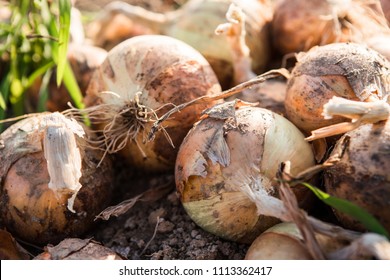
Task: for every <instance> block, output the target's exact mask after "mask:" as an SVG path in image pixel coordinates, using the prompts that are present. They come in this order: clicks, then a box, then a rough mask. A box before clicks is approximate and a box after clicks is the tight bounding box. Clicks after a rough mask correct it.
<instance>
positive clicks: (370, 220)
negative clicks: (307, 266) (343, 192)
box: [302, 183, 390, 238]
mask: <svg viewBox="0 0 390 280" xmlns="http://www.w3.org/2000/svg"><path fill="white" fill-rule="evenodd" d="M302 184H303V185H304V186H305V187H307V188H309V189H310V190H311V191H312V192H313V193H314V194H315V195H316V196H317V197H318V198H319V199H321V200H322V201H323V202H324V203H325V204H327V205H329V206H331V207H332V208H334V209H336V210H338V211H340V212H343V213H344V214H347V215H349V216H351V217H352V218H354V219H356V220H357V221H359V222H360V223H362V224H363V225H364V226H365V227H366V229H367V230H369V231H371V232H375V233H378V234H381V235H384V236H386V237H387V238H390V235H389V233H388V232H387V230H386V229H385V228H384V227H383V226H382V225H381V224H380V223H379V221H378V220H377V219H376V218H375V217H374V216H372V215H371V214H370V213H368V212H367V211H366V210H364V209H363V208H360V207H359V206H357V205H356V204H354V203H352V202H350V201H348V200H345V199H341V198H337V197H333V196H331V195H329V194H327V193H326V192H323V191H322V190H320V189H318V188H316V187H314V186H312V185H310V184H308V183H302Z"/></svg>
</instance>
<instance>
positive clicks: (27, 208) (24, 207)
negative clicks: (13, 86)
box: [0, 117, 113, 245]
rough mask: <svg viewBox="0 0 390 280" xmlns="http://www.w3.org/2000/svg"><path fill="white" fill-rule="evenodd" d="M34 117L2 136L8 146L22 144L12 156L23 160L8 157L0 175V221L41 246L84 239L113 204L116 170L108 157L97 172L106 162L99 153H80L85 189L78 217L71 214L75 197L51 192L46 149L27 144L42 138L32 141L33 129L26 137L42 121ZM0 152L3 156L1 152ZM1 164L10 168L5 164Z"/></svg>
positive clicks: (77, 204) (77, 201)
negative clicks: (78, 237) (96, 217)
mask: <svg viewBox="0 0 390 280" xmlns="http://www.w3.org/2000/svg"><path fill="white" fill-rule="evenodd" d="M33 118H34V119H31V118H29V119H25V120H22V121H19V122H18V123H16V124H14V125H12V126H11V127H9V128H8V130H6V131H5V132H3V134H2V135H1V137H0V138H1V140H2V141H3V140H4V145H11V144H10V141H11V142H12V141H15V140H16V139H17V141H18V143H19V145H18V144H16V147H17V149H15V151H14V152H15V153H14V154H15V155H16V154H19V156H17V157H13V155H11V156H9V157H6V159H7V160H10V162H9V165H10V166H9V168H7V169H2V170H1V173H2V174H1V176H0V177H1V178H0V179H1V180H0V184H1V190H0V199H1V203H0V216H1V226H3V227H5V228H7V230H8V231H10V232H11V233H12V234H14V235H15V236H17V237H18V238H21V239H22V240H24V241H27V242H30V243H32V244H38V245H43V244H47V243H57V242H59V241H60V240H62V239H63V238H65V237H70V236H72V237H77V236H80V235H82V234H84V233H85V232H86V231H87V230H89V229H91V228H92V226H93V223H94V222H93V221H94V218H95V216H96V215H97V214H99V213H100V211H102V210H103V209H104V208H105V207H106V206H108V204H109V202H110V197H111V195H112V179H113V169H112V165H111V161H110V159H109V158H108V157H107V158H106V159H105V160H104V161H102V163H101V164H100V166H99V167H97V164H98V163H99V161H100V160H101V158H102V153H101V152H100V151H97V150H95V149H90V148H86V149H84V148H81V149H82V168H81V172H82V176H81V178H80V183H81V185H82V187H81V189H80V191H79V192H78V193H77V196H76V199H75V202H74V210H75V213H72V212H71V211H70V210H69V209H68V207H67V205H68V199H69V198H70V196H71V193H69V195H67V194H62V195H56V194H55V192H53V190H51V189H49V187H48V184H49V182H50V176H49V173H48V168H47V162H46V159H45V156H44V152H43V151H42V147H39V146H37V147H34V146H29V144H28V143H31V142H30V140H29V139H31V138H39V137H40V136H39V134H38V133H36V134H35V136H34V132H33V130H31V131H29V130H28V129H27V131H28V133H26V130H25V129H26V128H28V127H29V126H28V124H29V123H34V121H36V122H39V117H38V118H36V117H33ZM31 128H32V129H33V128H34V126H31ZM15 134H16V135H15ZM28 135H29V136H28ZM29 137H31V138H29ZM23 141H25V143H23ZM0 153H3V151H2V150H1V149H0ZM3 156H6V155H4V154H3V155H1V157H2V159H4V158H3ZM2 164H6V163H5V161H3V162H2ZM7 165H8V163H7ZM63 168H67V167H66V166H64V167H63ZM3 171H5V172H4V173H5V174H3Z"/></svg>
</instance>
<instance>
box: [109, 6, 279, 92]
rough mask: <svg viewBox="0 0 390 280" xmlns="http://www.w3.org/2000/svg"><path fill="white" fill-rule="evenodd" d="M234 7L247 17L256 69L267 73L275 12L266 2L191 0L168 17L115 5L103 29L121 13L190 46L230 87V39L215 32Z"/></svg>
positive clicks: (158, 32) (247, 28)
mask: <svg viewBox="0 0 390 280" xmlns="http://www.w3.org/2000/svg"><path fill="white" fill-rule="evenodd" d="M231 3H235V4H237V6H239V7H241V8H242V10H243V11H244V13H245V14H246V15H247V21H246V30H247V36H246V39H247V44H248V46H249V48H250V50H251V57H252V58H253V61H252V68H253V70H254V71H255V72H257V73H260V72H263V71H264V70H265V67H266V64H267V62H268V58H269V53H270V46H269V39H268V33H269V32H268V26H267V23H269V22H270V20H271V17H272V9H271V7H270V6H269V5H268V4H267V3H266V1H257V0H240V1H238V0H190V1H188V2H187V3H186V4H184V5H183V6H182V7H181V8H179V9H178V10H176V11H172V12H167V13H165V14H162V13H154V12H150V11H147V10H145V9H143V8H141V7H137V6H132V5H129V4H127V3H125V2H120V1H115V2H112V3H110V4H108V5H107V6H106V7H105V9H104V12H103V13H104V14H105V15H104V16H102V26H105V25H106V24H107V23H108V22H110V21H111V19H112V17H113V16H114V15H116V14H118V13H121V14H124V15H126V16H127V17H129V18H130V19H131V20H133V21H134V22H136V23H141V24H143V25H144V26H145V27H148V28H150V29H151V30H152V31H153V32H155V33H156V34H164V35H168V36H171V37H174V38H177V39H179V40H181V41H183V42H186V43H187V44H189V45H191V46H192V47H194V48H195V49H196V50H198V51H199V52H200V53H201V54H202V55H203V56H204V57H205V58H206V59H207V60H208V61H209V63H210V64H211V66H212V67H213V69H214V71H215V73H216V74H217V76H218V78H219V81H220V83H221V84H222V85H224V87H229V86H230V83H231V80H232V76H233V68H232V57H231V53H230V50H229V47H228V45H227V42H226V39H225V38H223V37H221V36H217V35H216V34H214V29H215V28H216V27H217V26H218V25H219V24H221V23H223V22H225V13H226V11H227V10H228V8H229V5H230V4H231Z"/></svg>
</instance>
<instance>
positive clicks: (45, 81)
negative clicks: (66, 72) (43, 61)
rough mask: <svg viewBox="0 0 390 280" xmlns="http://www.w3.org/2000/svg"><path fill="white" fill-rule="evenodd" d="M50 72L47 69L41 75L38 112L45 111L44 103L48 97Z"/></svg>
mask: <svg viewBox="0 0 390 280" xmlns="http://www.w3.org/2000/svg"><path fill="white" fill-rule="evenodd" d="M52 72H53V71H52V70H48V71H47V72H46V73H45V74H44V75H43V77H42V84H41V88H40V89H39V100H38V110H37V111H38V112H44V111H47V107H46V103H47V99H48V98H49V83H50V77H51V75H52Z"/></svg>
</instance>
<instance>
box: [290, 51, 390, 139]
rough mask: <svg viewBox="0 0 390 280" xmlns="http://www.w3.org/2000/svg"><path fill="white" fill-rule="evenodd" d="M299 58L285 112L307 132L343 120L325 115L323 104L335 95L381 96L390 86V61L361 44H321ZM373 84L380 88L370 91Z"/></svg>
mask: <svg viewBox="0 0 390 280" xmlns="http://www.w3.org/2000/svg"><path fill="white" fill-rule="evenodd" d="M297 58H298V62H297V64H296V66H295V67H294V69H293V70H292V73H291V78H290V80H289V81H288V85H287V93H286V100H285V107H286V116H287V118H288V119H289V120H290V121H292V122H293V123H294V124H295V125H296V126H297V127H298V128H300V129H301V130H303V131H304V132H306V133H310V132H311V131H312V130H315V129H318V128H321V127H324V126H328V125H331V124H335V123H338V122H340V121H342V120H344V119H343V118H341V117H334V118H332V119H327V120H326V119H324V117H323V116H322V108H323V105H324V104H325V103H327V102H328V101H329V100H330V99H331V98H332V97H333V96H339V97H344V98H347V99H350V100H360V101H367V100H368V99H369V98H373V99H377V100H380V99H383V98H384V97H385V92H386V91H387V90H388V88H389V80H390V62H389V61H388V60H386V59H385V58H384V57H383V56H381V55H380V54H378V53H377V52H375V51H373V50H371V49H369V48H366V47H364V46H361V45H358V44H353V43H334V44H329V45H326V46H318V47H314V48H312V49H311V50H310V51H308V52H306V53H300V54H298V57H297ZM370 85H375V86H376V87H377V88H378V90H377V91H372V92H370V91H367V90H366V89H367V88H368V87H369V86H370Z"/></svg>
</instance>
